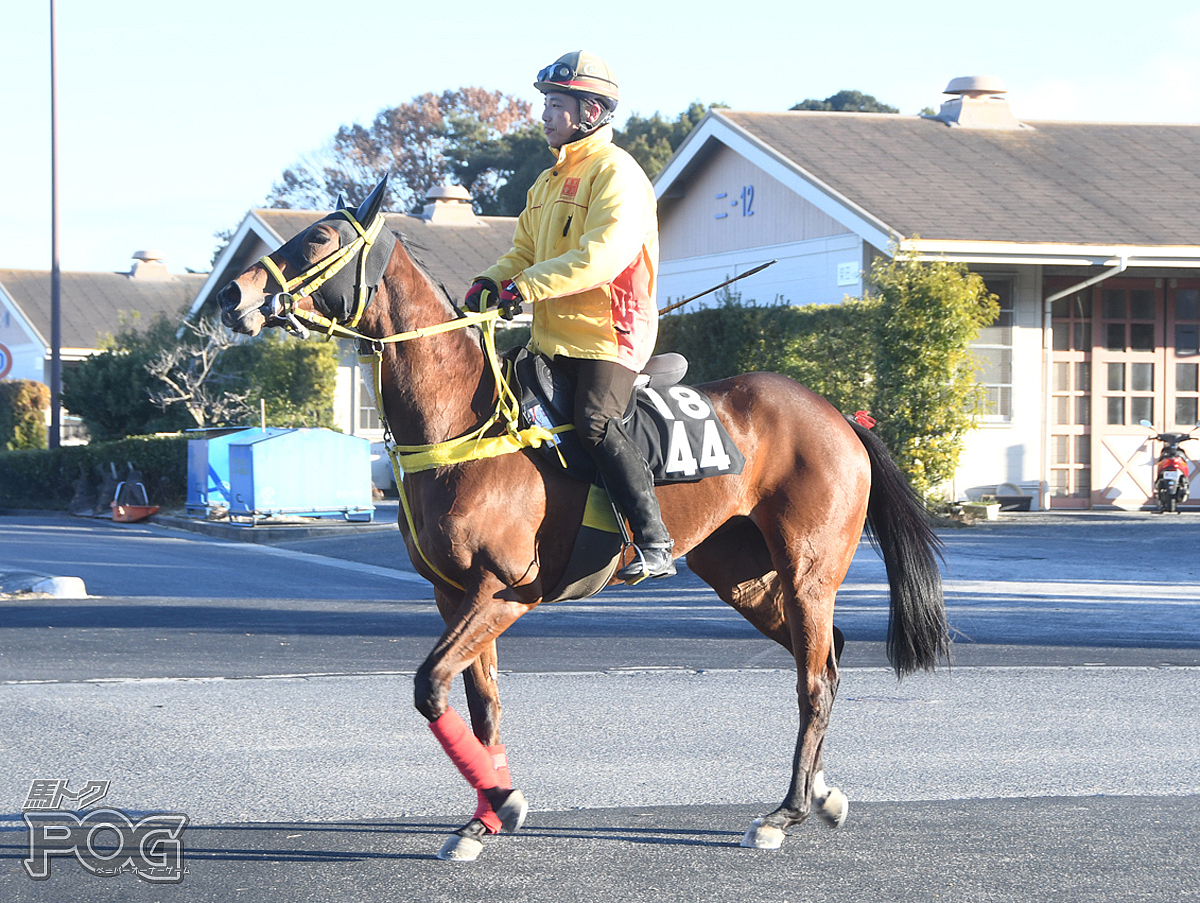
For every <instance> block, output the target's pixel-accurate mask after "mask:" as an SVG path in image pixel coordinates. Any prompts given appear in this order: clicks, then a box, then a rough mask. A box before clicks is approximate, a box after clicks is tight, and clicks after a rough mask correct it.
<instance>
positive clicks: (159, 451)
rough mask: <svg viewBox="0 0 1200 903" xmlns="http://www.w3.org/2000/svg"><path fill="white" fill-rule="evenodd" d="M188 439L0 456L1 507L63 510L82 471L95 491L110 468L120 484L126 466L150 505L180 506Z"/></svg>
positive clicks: (133, 440) (140, 438) (144, 440)
mask: <svg viewBox="0 0 1200 903" xmlns="http://www.w3.org/2000/svg"><path fill="white" fill-rule="evenodd" d="M187 441H188V440H187V438H186V437H185V436H182V435H179V436H133V437H130V438H128V439H119V440H117V441H115V442H93V443H92V444H91V445H67V446H62V447H61V448H54V449H19V450H16V451H3V452H0V507H5V508H43V509H50V510H63V511H65V510H66V509H67V507H68V505H70V502H71V499H72V497H73V496H74V494H75V483H76V482H77V481H78V480H79V474H80V468H81V467H82V468H83V470H84V471H85V472H86V473H87V476H88V479H89V480H90V481H91V483H92V487H93V489H94V488H95V487H96V486H98V485H99V483H100V476H101V474H102V473H104V472H107V471H108V468H109V465H110V464H112V465H115V466H116V468H117V479H118V480H120V479H123V478H124V476H125V473H126V468H127V465H128V464H132V465H133V466H134V467H135V468H137V469H138V470H140V471H141V472H142V481H143V484H144V485H145V487H146V492H147V494H148V495H149V496H150V503H151V504H152V505H163V506H176V505H182V504H183V503H184V501H186V498H187Z"/></svg>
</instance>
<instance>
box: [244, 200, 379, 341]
mask: <svg viewBox="0 0 1200 903" xmlns="http://www.w3.org/2000/svg"><path fill="white" fill-rule="evenodd" d="M334 218H337V219H341V220H345V221H346V222H347V223H349V224H350V225H351V226H353V227H354V230H355V231H356V232H357V233H358V234H357V236H355V238H354V240H353V241H352V242H350V243H349V244H346V245H342V246H341V247H340V248H338V249H337V250H336V251H334V252H333V253H332V254H330V255H329V256H328V257H325V258H323V259H321V260H318V261H317V262H316V263H314V264H312V265H311V266H309V267H308V268H307V269H305V270H304V271H303V272H301V273H300V274H299V275H298V276H294V277H293V278H291V279H288V278H286V277H285V276H284V275H283V271H282V270H280V268H279V266H278V265H277V264H276V263H275V261H274V260H272V259H271V255H269V254H268V255H266V256H264V257H262V258H261V259H260V260H259V263H260V264H262V266H263V268H264V269H265V270H266V271H267V272H268V273H269V274H270V275H271V278H272V279H274V280H275V282H276V283H278V285H279V288H280V292H279V294H277V295H272V296H270V297H268V299H267V303H266V304H264V305H263V307H264V313H265V314H267V315H269V316H274V317H277V318H278V319H281V320H284V321H285V322H286V323H287V328H288V331H289V332H293V333H297V334H299V333H306V332H307V330H305V329H304V326H303V325H302V324H301V322H300V321H304V323H307V324H308V325H311V326H313V327H314V328H316V329H318V330H320V331H322V332H324V333H326V334H327V335H334V334H335V332H336V330H337V329H338V328H339V327H342V328H348V329H353V328H354V327H355V326H357V325H358V321H359V320H360V319H361V318H362V315H363V312H364V311H365V310H366V309H367V305H368V304H369V303H370V300H371V297H372V296H373V295H374V293H375V289H376V287H377V286H378V285H379V280H380V279H382V278H383V270H384V268H385V267H386V266H387V260H388V258H389V257H390V256H391V251H392V246H393V245H394V244H395V238H394V237H392V234H391V233H390V232H387V231H385V230H384V228H383V221H384V215H383V213H377V214H376V215H375V219H374V220H373V221H372V222H371V225H370V226H368V227H367V228H363V226H362V224H361V223H359V221H358V219H357V218H356V217H355V215H354V213H353V212H352V211H351V210H349V209H343V210H339V211H337V212H336V213H335V214H333V216H331V217H327V218H326V219H325V220H321V222H326V221H327V220H329V219H334ZM309 228H312V227H311V226H310V227H309ZM334 230H335V231H337V232H338V234H339V235H340V234H341V230H339V229H337V227H336V226H335V227H334ZM306 234H308V230H307V229H306V230H305V231H304V232H302V233H301V235H300V237H301V238H302V237H303V236H304V235H306ZM377 240H378V247H376V242H377ZM285 247H286V246H285ZM281 250H282V249H281ZM373 250H378V251H380V252H382V261H383V262H382V265H381V266H380V267H379V272H378V274H376V275H375V276H374V278H368V274H367V262H368V258H369V257H370V255H371V252H372V251H373ZM275 253H279V252H278V251H276V252H275ZM355 256H357V257H358V278H357V280H356V282H355V289H354V299H353V308H352V309H350V310H349V311H348V314H349V315H348V316H346V317H344V318H342V317H338V316H337V315H336V314H334V315H333V316H332V317H325V316H322V315H321V314H319V313H317V312H316V311H305V310H298V309H297V308H296V298H295V296H296V295H310V296H315V295H317V293H318V292H319V291H320V290H321V287H322V286H324V285H325V284H326V283H328V282H329V281H330V280H331V279H333V278H334V277H335V276H337V275H338V274H339V273H340V272H342V270H343V269H345V267H346V266H347V265H348V264H349V263H350V262H351V261H353V260H354V258H355ZM322 300H323V301H325V302H326V307H330V305H329V303H328V301H327V300H326V299H324V298H322ZM343 306H344V307H345V306H346V305H343Z"/></svg>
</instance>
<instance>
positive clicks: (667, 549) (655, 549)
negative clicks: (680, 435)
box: [592, 418, 675, 586]
mask: <svg viewBox="0 0 1200 903" xmlns="http://www.w3.org/2000/svg"><path fill="white" fill-rule="evenodd" d="M592 458H593V459H594V460H595V462H596V466H597V467H599V468H600V473H601V475H602V476H603V477H604V485H605V486H606V487H607V488H608V494H609V495H610V496H612V500H613V502H615V503H616V506H617V508H618V509H619V510H620V512H621V513H622V514H624V515H625V517H627V518H628V519H629V525H630V527H632V528H633V541H634V543H635V546H636V549H635V551H636V552H637V553H638V557H637V559H636V560H635V561H633V562H632V563H630V564H628V565H626V566H625V567H623V568H621V570H619V571H617V579H619V580H624V581H625V583H627V584H628V585H629V586H633V585H634V584H635V583H640V582H641V581H642V580H645V579H646V578H647V577H670V576H672V575H674V573H675V560H674V559H673V558H672V557H671V547H672V546H674V543H673V542H672V541H671V535H670V534H669V533H668V532H667V527H666V524H664V523H663V520H662V514H661V513H660V512H659V510H658V498H657V497H655V495H654V475H653V474H651V473H650V467H649V465H647V464H646V459H645V458H644V457H643V456H642V453H641V452H640V451H639V450H638V448H637V447H636V446H635V445H634V444H633V443H632V442H630V441H629V438H628V437H627V436H626V435H625V431H624V429H622V427H621V422H620V421H619V420H617V419H615V418H614V419H612V420H610V421H608V425H607V426H606V427H605V429H604V438H603V439H602V440H601V441H600V444H599V445H597V446H594V447H593V448H592Z"/></svg>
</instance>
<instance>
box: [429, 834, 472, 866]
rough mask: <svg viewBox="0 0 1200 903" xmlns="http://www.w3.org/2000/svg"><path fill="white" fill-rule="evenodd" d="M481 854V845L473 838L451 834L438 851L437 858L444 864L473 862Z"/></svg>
mask: <svg viewBox="0 0 1200 903" xmlns="http://www.w3.org/2000/svg"><path fill="white" fill-rule="evenodd" d="M482 852H483V843H482V842H481V841H479V840H477V839H476V838H474V837H464V836H463V835H461V834H451V835H450V836H449V837H447V838H446V842H445V843H444V844H442V848H441V849H440V850H438V854H437V858H438V859H441V860H442V861H444V862H474V861H475V860H476V859H478V858H479V854H480V853H482Z"/></svg>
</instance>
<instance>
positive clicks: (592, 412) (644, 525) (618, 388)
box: [554, 357, 671, 548]
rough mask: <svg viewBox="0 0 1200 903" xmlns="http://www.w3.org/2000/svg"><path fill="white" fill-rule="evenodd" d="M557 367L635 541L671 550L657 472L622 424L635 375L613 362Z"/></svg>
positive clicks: (583, 436)
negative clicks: (571, 385) (571, 392)
mask: <svg viewBox="0 0 1200 903" xmlns="http://www.w3.org/2000/svg"><path fill="white" fill-rule="evenodd" d="M554 365H555V366H556V367H558V368H559V369H560V370H562V371H563V372H564V373H566V374H567V376H569V377H570V378H571V380H572V382H573V383H574V386H575V411H574V421H575V430H576V432H578V434H579V438H580V440H581V441H582V443H583V447H584V448H586V449H587V450H588V453H589V454H590V455H591V456H592V460H594V461H595V462H596V466H597V467H598V468H599V469H600V474H601V476H603V477H604V484H605V486H607V487H608V492H609V495H610V496H612V500H613V501H614V502H615V503H616V505H617V508H619V509H620V510H621V513H622V514H624V515H625V517H627V518H628V519H629V525H630V527H632V528H633V537H634V541H635V542H637V544H638V545H639V546H641V547H642V548H646V547H647V545H656V546H659V547H667V548H669V547H670V545H671V537H670V535H669V534H668V533H667V528H666V525H665V524H663V520H662V514H661V513H660V512H659V510H658V499H657V498H656V497H655V495H654V476H653V475H652V474H651V473H650V467H649V465H647V464H646V459H645V458H644V457H643V456H642V452H641V451H640V450H639V449H638V448H637V446H635V445H634V444H633V442H631V441H630V439H629V437H628V436H627V435H626V434H625V430H624V428H623V427H622V426H621V418H622V417H623V416H624V415H625V411H626V409H627V408H628V407H629V400H630V399H631V398H632V397H633V384H634V381H635V380H636V379H637V374H636V373H634V372H633V371H632V370H630V369H629V368H628V367H623V366H621V365H620V364H618V363H615V362H613V361H593V360H587V359H583V358H563V357H558V358H555V359H554Z"/></svg>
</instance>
